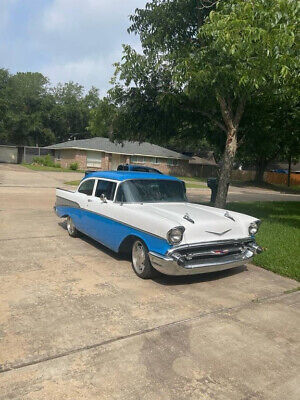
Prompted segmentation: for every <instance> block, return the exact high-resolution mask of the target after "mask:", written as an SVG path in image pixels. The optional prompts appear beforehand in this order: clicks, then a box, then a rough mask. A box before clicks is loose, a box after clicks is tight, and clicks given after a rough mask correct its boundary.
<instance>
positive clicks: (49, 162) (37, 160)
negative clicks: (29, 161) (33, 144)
mask: <svg viewBox="0 0 300 400" xmlns="http://www.w3.org/2000/svg"><path fill="white" fill-rule="evenodd" d="M33 163H34V164H38V165H43V166H44V167H56V165H55V163H54V161H53V159H52V157H51V156H50V155H49V154H47V155H46V156H43V157H33Z"/></svg>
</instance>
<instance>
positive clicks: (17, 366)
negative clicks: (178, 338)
mask: <svg viewBox="0 0 300 400" xmlns="http://www.w3.org/2000/svg"><path fill="white" fill-rule="evenodd" d="M295 290H296V288H295ZM293 294H294V293H285V292H282V293H279V294H278V293H277V294H273V295H270V296H266V297H262V298H258V299H254V300H252V301H250V302H246V303H242V304H239V305H237V306H232V307H224V308H219V309H216V310H212V311H208V312H202V313H200V314H198V315H195V316H192V317H188V318H184V319H180V320H178V321H172V322H168V323H166V324H161V325H157V326H154V327H151V328H146V329H142V330H139V331H136V332H133V333H130V334H127V335H122V336H117V337H115V338H111V339H107V340H103V341H101V342H98V343H93V344H90V345H86V346H82V347H76V348H74V349H70V350H67V351H64V352H61V353H57V354H53V355H52V356H47V357H41V358H39V359H36V360H32V361H24V362H22V363H19V364H15V365H6V366H5V365H2V366H1V365H0V374H3V373H6V372H9V371H13V370H18V369H22V368H26V367H29V366H33V365H38V364H41V363H44V362H47V361H51V360H56V359H59V358H63V357H67V356H69V355H72V354H76V353H80V352H82V351H88V350H92V349H96V348H99V347H102V346H106V345H108V344H111V343H116V342H121V341H124V340H127V339H131V338H134V337H137V336H142V335H145V334H147V333H151V332H155V331H159V330H163V329H166V328H169V327H172V326H177V325H181V324H185V323H188V322H192V321H197V320H200V319H202V318H204V317H207V316H210V315H217V314H221V313H223V312H228V311H234V310H239V309H242V308H243V307H247V306H254V305H256V304H259V303H263V302H266V301H269V300H274V299H279V298H282V297H285V296H291V295H293Z"/></svg>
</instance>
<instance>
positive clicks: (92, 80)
mask: <svg viewBox="0 0 300 400" xmlns="http://www.w3.org/2000/svg"><path fill="white" fill-rule="evenodd" d="M119 57H120V54H119V53H115V54H110V56H109V57H107V58H102V57H98V58H97V57H95V58H85V59H80V60H78V61H70V62H67V63H61V64H50V65H48V66H46V67H44V68H43V69H42V71H41V72H42V73H43V74H44V75H46V76H48V77H51V78H50V79H51V84H52V85H56V84H57V83H59V82H67V81H71V80H72V81H74V82H78V83H80V84H81V85H83V86H84V87H85V88H86V89H89V88H90V87H91V86H92V85H93V86H96V87H98V88H100V89H101V93H100V94H101V95H104V94H105V92H106V90H107V89H108V88H109V80H110V78H111V76H112V64H113V63H114V62H115V61H116V60H118V58H119Z"/></svg>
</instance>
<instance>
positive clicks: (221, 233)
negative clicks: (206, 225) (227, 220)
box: [205, 229, 231, 236]
mask: <svg viewBox="0 0 300 400" xmlns="http://www.w3.org/2000/svg"><path fill="white" fill-rule="evenodd" d="M229 231H231V229H227V231H224V232H220V233H219V232H211V231H205V232H207V233H212V234H213V235H218V236H222V235H225V233H227V232H229Z"/></svg>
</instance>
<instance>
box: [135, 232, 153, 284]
mask: <svg viewBox="0 0 300 400" xmlns="http://www.w3.org/2000/svg"><path fill="white" fill-rule="evenodd" d="M131 260H132V269H133V271H134V272H135V274H136V275H137V276H138V277H139V278H142V279H151V278H154V277H155V276H156V275H157V272H156V270H155V269H154V268H153V267H152V265H151V262H150V259H149V255H148V249H147V247H146V245H145V243H144V242H143V241H142V240H135V241H134V243H133V245H132V258H131Z"/></svg>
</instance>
